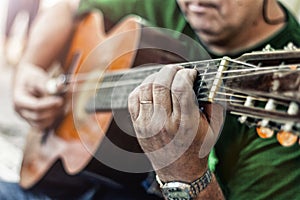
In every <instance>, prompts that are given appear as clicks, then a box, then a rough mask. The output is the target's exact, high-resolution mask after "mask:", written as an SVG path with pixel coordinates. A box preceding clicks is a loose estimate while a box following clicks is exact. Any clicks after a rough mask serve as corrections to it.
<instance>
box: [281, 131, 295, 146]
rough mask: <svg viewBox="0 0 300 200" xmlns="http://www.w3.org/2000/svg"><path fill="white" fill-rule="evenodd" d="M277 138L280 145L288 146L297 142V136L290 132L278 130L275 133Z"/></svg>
mask: <svg viewBox="0 0 300 200" xmlns="http://www.w3.org/2000/svg"><path fill="white" fill-rule="evenodd" d="M277 140H278V142H279V143H280V144H281V145H282V146H285V147H290V146H292V145H294V144H295V143H296V142H297V140H298V136H297V135H295V134H293V133H291V132H287V131H279V132H278V133H277Z"/></svg>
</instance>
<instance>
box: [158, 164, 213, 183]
mask: <svg viewBox="0 0 300 200" xmlns="http://www.w3.org/2000/svg"><path fill="white" fill-rule="evenodd" d="M195 160H197V161H196V162H195ZM191 161H193V162H192V163H191ZM207 162H208V161H207V158H204V159H190V160H189V161H184V162H183V161H180V162H174V163H172V164H171V165H169V166H168V167H165V168H162V169H160V170H157V171H156V174H157V175H158V176H159V178H160V179H161V180H162V181H163V182H170V181H174V180H181V181H184V182H192V181H194V180H195V179H197V178H198V177H200V176H202V175H203V174H204V173H205V172H206V171H207V169H208V164H207ZM187 166H188V167H187Z"/></svg>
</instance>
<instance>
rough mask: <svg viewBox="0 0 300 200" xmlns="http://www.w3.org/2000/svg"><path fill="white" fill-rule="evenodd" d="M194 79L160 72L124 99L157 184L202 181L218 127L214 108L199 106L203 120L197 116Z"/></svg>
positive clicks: (218, 111) (189, 72) (176, 71)
mask: <svg viewBox="0 0 300 200" xmlns="http://www.w3.org/2000/svg"><path fill="white" fill-rule="evenodd" d="M196 75H197V72H196V71H195V70H193V69H182V68H181V67H174V66H166V67H164V68H162V69H161V70H160V71H159V72H158V73H156V74H154V75H151V76H149V77H148V78H147V79H145V81H144V82H143V83H142V84H141V85H140V86H139V87H137V88H136V89H135V90H134V91H133V92H132V93H131V94H130V96H129V105H128V106H129V112H130V114H131V117H132V121H133V125H134V128H135V131H136V134H137V137H138V140H139V143H140V145H141V146H142V148H143V150H144V151H145V153H146V154H147V156H148V157H149V159H150V161H151V162H152V165H153V167H154V169H155V170H156V172H157V174H158V175H159V177H160V178H161V179H162V180H163V181H172V180H181V181H187V182H191V181H194V180H195V179H196V178H198V177H200V176H202V175H203V173H204V172H205V170H207V157H208V153H209V152H210V150H211V148H212V147H213V145H214V144H215V142H216V140H217V138H218V135H219V132H220V129H221V127H222V124H223V118H224V116H223V108H222V107H221V106H220V105H215V104H205V105H201V106H202V107H203V112H205V114H204V113H202V112H200V111H199V105H198V104H197V101H196V98H195V94H194V91H193V83H194V80H195V78H196ZM208 118H210V119H208Z"/></svg>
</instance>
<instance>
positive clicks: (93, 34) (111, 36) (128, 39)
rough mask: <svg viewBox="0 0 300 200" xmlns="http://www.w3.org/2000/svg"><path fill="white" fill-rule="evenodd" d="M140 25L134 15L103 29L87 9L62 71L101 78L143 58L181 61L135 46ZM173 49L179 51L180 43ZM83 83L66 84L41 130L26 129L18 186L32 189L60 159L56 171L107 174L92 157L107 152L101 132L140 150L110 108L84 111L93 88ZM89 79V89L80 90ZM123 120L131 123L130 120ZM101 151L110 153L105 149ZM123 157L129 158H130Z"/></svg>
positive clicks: (98, 18) (98, 16)
mask: <svg viewBox="0 0 300 200" xmlns="http://www.w3.org/2000/svg"><path fill="white" fill-rule="evenodd" d="M143 27H144V25H143V24H142V23H141V21H140V19H139V18H136V17H128V18H125V19H124V20H123V21H122V22H120V23H119V24H117V25H116V26H114V27H113V28H112V29H111V30H110V31H109V32H108V33H106V32H105V27H104V21H103V18H102V15H101V13H98V12H94V13H90V14H88V15H87V16H85V17H84V18H83V19H82V20H80V22H79V23H78V25H77V28H76V30H75V32H74V35H73V38H72V41H71V45H70V48H69V51H68V54H67V57H66V64H65V66H66V67H65V69H64V70H65V74H67V75H69V74H71V75H73V76H72V77H73V78H74V79H76V77H77V75H78V77H80V76H81V75H82V74H84V75H95V74H99V75H98V76H99V78H97V79H98V80H101V74H104V73H105V72H108V71H110V72H111V71H115V70H124V69H129V68H131V67H133V66H136V65H141V64H143V63H157V62H159V63H177V62H182V61H183V59H182V56H177V55H176V53H175V54H174V53H166V52H165V51H157V50H155V51H153V50H149V49H146V50H145V51H140V50H139V48H140V47H141V46H142V45H143V44H142V42H141V41H142V30H143V29H142V28H143ZM123 33H127V34H123ZM147 42H149V41H146V43H147ZM174 44H175V43H174ZM178 47H180V46H178ZM178 49H180V51H181V52H182V51H184V49H182V48H178ZM151 54H152V55H151ZM179 54H180V53H179ZM137 58H138V59H137ZM70 66H71V67H70ZM84 82H85V83H84V84H81V83H82V82H80V81H78V82H77V83H75V84H73V85H71V86H70V90H71V91H68V92H66V94H65V98H66V106H65V114H64V115H63V116H62V117H61V120H58V122H57V126H55V128H53V129H51V130H47V131H45V132H43V133H41V132H40V131H38V130H34V129H32V130H31V131H30V133H29V134H28V138H27V143H26V146H25V150H24V158H23V162H22V166H21V173H20V185H21V186H22V187H23V188H33V187H34V186H35V185H36V184H37V183H38V184H39V185H40V184H41V183H43V181H46V180H45V179H44V178H45V176H46V174H47V173H48V171H49V170H50V169H52V168H53V166H54V165H55V166H56V165H57V163H60V164H59V165H61V167H59V168H60V169H59V170H62V174H65V175H66V176H68V175H69V176H76V175H77V174H78V173H80V172H82V171H83V170H96V171H98V172H96V173H98V174H99V173H100V174H101V175H104V176H106V175H107V174H106V173H111V172H112V171H110V172H106V171H105V170H103V171H102V172H101V166H104V169H105V168H107V166H105V164H104V165H102V164H101V161H99V159H98V160H97V159H95V158H93V156H94V154H95V153H96V152H100V154H103V152H104V151H110V150H109V149H105V147H104V148H102V146H103V145H102V143H103V140H104V138H105V136H107V135H108V136H109V135H110V136H109V137H110V138H114V139H115V142H116V143H118V144H117V145H118V146H122V148H125V149H126V150H128V151H132V152H141V149H140V147H139V145H138V142H137V140H136V139H135V138H134V137H132V136H124V137H123V136H122V130H120V129H118V128H116V126H117V125H116V123H113V112H112V111H109V110H108V111H102V112H93V113H87V112H85V105H84V104H86V102H87V101H88V99H89V98H90V96H91V95H95V94H94V93H93V92H89V91H90V90H91V89H92V91H94V90H95V89H96V87H97V85H98V83H94V82H90V81H88V80H85V81H84ZM99 82H101V81H99ZM90 84H92V85H93V88H88V89H87V92H85V91H83V92H81V90H84V87H87V86H86V85H90ZM82 85H83V86H82ZM126 123H127V122H126ZM128 123H129V127H131V125H130V121H128ZM129 129H131V128H129ZM132 130H133V129H132ZM118 133H120V134H118ZM99 149H100V150H99ZM101 151H102V152H101ZM104 153H105V154H108V155H110V152H104ZM111 159H114V157H112V158H111ZM127 161H128V162H134V158H133V160H127ZM91 163H92V164H91ZM95 163H96V164H95ZM149 167H150V166H149ZM99 171H100V172H99ZM114 172H115V171H114ZM114 172H113V173H114ZM50 176H52V175H50ZM112 176H114V175H112ZM48 177H49V176H48ZM108 177H109V175H108ZM50 178H51V179H53V177H50ZM59 178H60V177H59V176H58V179H59ZM116 179H117V177H116ZM58 181H59V180H58Z"/></svg>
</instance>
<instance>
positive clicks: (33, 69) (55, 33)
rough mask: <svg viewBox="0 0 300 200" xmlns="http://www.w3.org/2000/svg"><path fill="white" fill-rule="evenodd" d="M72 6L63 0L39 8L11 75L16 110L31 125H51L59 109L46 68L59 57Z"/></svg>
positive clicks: (67, 34)
mask: <svg viewBox="0 0 300 200" xmlns="http://www.w3.org/2000/svg"><path fill="white" fill-rule="evenodd" d="M74 9H75V6H74V5H72V4H70V3H69V1H62V2H60V3H58V4H56V5H55V6H53V7H52V8H49V9H47V10H44V11H42V12H40V14H39V15H38V16H37V17H36V20H35V22H34V24H33V26H32V29H31V30H30V34H29V38H28V43H27V46H26V49H25V52H24V55H23V57H22V58H21V61H20V63H19V64H18V66H17V70H16V73H15V77H14V91H13V101H14V105H15V110H16V111H17V112H18V113H19V114H20V116H22V117H23V118H24V119H25V120H26V121H27V122H28V123H29V124H30V125H31V126H33V127H35V128H38V129H44V128H47V127H49V126H51V125H52V124H53V123H54V121H55V118H56V117H57V115H58V114H59V113H61V111H62V109H61V108H62V105H63V98H62V97H59V96H50V95H49V94H48V91H47V88H46V84H47V82H48V80H49V79H50V78H51V77H49V75H48V72H47V69H48V68H49V67H50V66H51V64H52V63H53V62H54V61H55V60H56V59H57V58H58V56H59V55H60V53H61V52H62V49H64V46H65V45H66V42H67V41H68V39H69V37H70V35H71V32H72V30H73V13H74Z"/></svg>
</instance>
